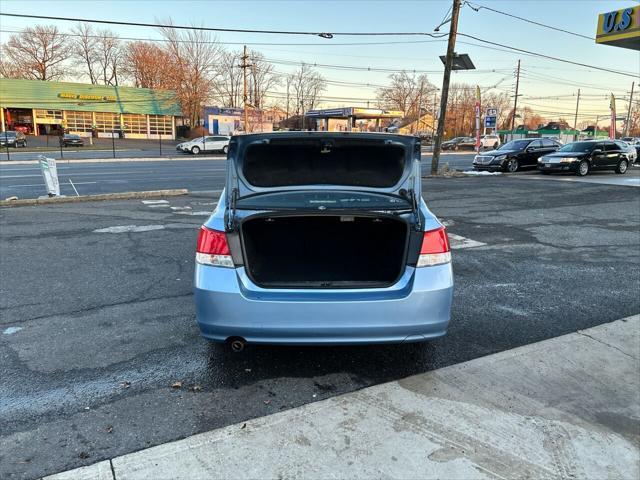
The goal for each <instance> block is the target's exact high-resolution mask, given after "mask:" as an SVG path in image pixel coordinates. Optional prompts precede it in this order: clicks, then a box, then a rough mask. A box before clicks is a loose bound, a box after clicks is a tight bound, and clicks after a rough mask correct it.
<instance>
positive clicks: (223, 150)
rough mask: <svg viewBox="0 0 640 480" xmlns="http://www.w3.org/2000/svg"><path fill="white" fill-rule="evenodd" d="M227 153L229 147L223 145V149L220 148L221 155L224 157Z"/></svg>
mask: <svg viewBox="0 0 640 480" xmlns="http://www.w3.org/2000/svg"><path fill="white" fill-rule="evenodd" d="M228 151H229V145H225V146H224V147H222V153H224V154H225V155H226V154H227V152H228Z"/></svg>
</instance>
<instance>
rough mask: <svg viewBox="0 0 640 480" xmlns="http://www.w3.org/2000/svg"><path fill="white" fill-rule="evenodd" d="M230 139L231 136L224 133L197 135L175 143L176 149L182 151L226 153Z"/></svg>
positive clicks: (196, 153) (195, 153)
mask: <svg viewBox="0 0 640 480" xmlns="http://www.w3.org/2000/svg"><path fill="white" fill-rule="evenodd" d="M230 139H231V137H227V136H225V135H208V136H205V137H198V138H194V139H193V140H189V141H188V142H183V143H179V144H178V145H176V150H178V151H181V152H184V153H193V154H194V155H198V154H199V153H204V152H222V153H224V154H226V153H227V152H228V151H229V140H230Z"/></svg>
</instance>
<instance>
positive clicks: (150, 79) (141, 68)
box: [120, 41, 176, 89]
mask: <svg viewBox="0 0 640 480" xmlns="http://www.w3.org/2000/svg"><path fill="white" fill-rule="evenodd" d="M173 68H174V65H173V63H172V62H171V59H170V57H169V54H168V53H167V52H166V51H165V50H164V49H162V48H160V47H159V46H157V45H154V44H153V43H149V42H139V41H138V42H129V43H127V44H126V45H125V46H124V47H123V54H122V66H121V67H120V72H121V73H122V74H124V75H126V77H127V78H128V80H130V81H132V82H133V84H134V85H135V86H136V87H140V88H159V89H166V88H171V87H172V84H171V79H172V78H174V77H175V76H176V75H175V73H173V72H172V70H173Z"/></svg>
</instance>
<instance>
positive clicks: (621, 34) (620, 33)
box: [596, 5, 640, 50]
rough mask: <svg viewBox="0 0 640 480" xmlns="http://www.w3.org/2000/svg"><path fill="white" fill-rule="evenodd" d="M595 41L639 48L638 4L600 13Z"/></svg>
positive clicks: (639, 12)
mask: <svg viewBox="0 0 640 480" xmlns="http://www.w3.org/2000/svg"><path fill="white" fill-rule="evenodd" d="M596 43H601V44H603V45H612V46H615V47H622V48H630V49H632V50H640V5H636V6H635V7H629V8H623V9H621V10H615V11H613V12H607V13H601V14H600V15H599V16H598V30H597V31H596Z"/></svg>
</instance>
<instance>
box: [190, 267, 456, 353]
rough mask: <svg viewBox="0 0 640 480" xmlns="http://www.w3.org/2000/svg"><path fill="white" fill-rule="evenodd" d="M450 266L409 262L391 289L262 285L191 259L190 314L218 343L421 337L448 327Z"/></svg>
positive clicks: (374, 340) (393, 340)
mask: <svg viewBox="0 0 640 480" xmlns="http://www.w3.org/2000/svg"><path fill="white" fill-rule="evenodd" d="M452 295H453V275H452V271H451V265H450V264H447V265H439V266H435V267H424V268H419V269H414V268H411V267H407V269H406V271H405V274H404V275H403V277H402V278H401V279H400V280H399V281H398V283H396V284H395V285H393V286H392V287H389V288H382V289H354V290H348V289H344V290H315V289H314V290H311V289H309V290H303V289H299V290H284V289H283V290H275V289H261V288H260V287H258V286H256V285H255V284H253V283H252V282H251V280H250V279H249V278H248V277H247V276H246V273H245V272H244V269H243V268H238V269H229V268H220V267H210V266H204V265H196V272H195V302H196V318H197V321H198V325H199V327H200V330H201V332H202V335H203V336H204V337H206V338H208V339H210V340H214V341H218V342H223V341H225V340H227V339H228V338H230V337H242V338H244V339H245V340H246V341H247V342H249V343H268V344H294V345H323V344H324V345H338V344H364V343H401V342H416V341H424V340H428V339H430V338H435V337H439V336H442V335H444V334H445V333H446V330H447V326H448V324H449V319H450V316H451V303H452Z"/></svg>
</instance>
